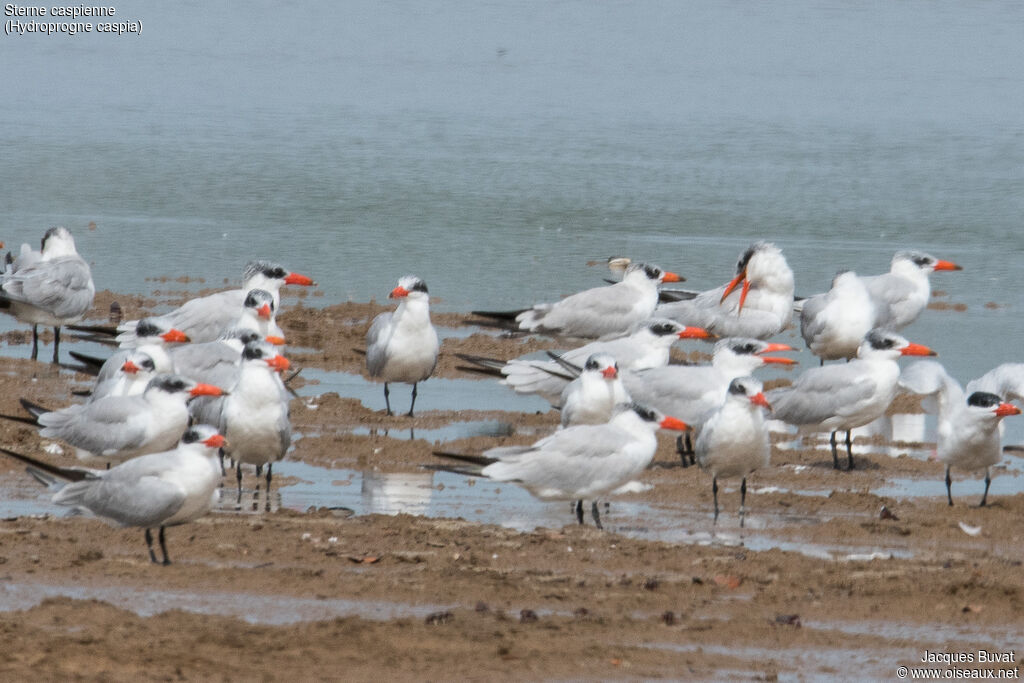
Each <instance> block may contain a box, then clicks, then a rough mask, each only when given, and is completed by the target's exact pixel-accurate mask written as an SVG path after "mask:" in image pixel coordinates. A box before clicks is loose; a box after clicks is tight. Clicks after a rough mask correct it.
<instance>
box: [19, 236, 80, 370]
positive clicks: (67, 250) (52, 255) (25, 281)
mask: <svg viewBox="0 0 1024 683" xmlns="http://www.w3.org/2000/svg"><path fill="white" fill-rule="evenodd" d="M95 294H96V287H95V285H93V282H92V272H91V271H90V269H89V264H88V263H86V262H85V259H83V258H82V257H81V256H79V255H78V251H77V250H76V249H75V240H74V238H73V237H72V236H71V233H70V232H68V231H67V229H66V228H50V229H49V230H47V231H46V234H45V235H43V241H42V248H41V249H40V251H38V252H37V251H33V250H32V248H31V247H30V246H29V245H27V244H23V245H21V253H20V254H19V255H18V257H17V258H16V259H13V260H12V257H11V254H10V253H8V254H7V269H6V270H5V271H4V272H3V273H2V274H0V306H4V307H9V308H10V311H11V314H12V315H13V316H14V317H15V318H17V319H18V320H20V321H22V322H27V323H31V324H32V360H36V358H37V357H38V355H39V325H49V326H52V327H53V362H54V363H56V362H57V359H58V354H59V349H60V328H61V326H63V325H67V324H68V323H74V322H78V321H79V320H81V319H82V316H84V315H85V313H86V312H87V311H88V310H89V309H90V308H91V307H92V300H93V296H94V295H95Z"/></svg>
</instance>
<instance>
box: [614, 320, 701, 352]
mask: <svg viewBox="0 0 1024 683" xmlns="http://www.w3.org/2000/svg"><path fill="white" fill-rule="evenodd" d="M632 336H637V337H647V338H649V339H652V340H654V341H657V342H659V343H661V344H664V345H665V346H671V345H672V344H673V343H674V342H676V341H677V340H679V339H709V338H710V337H711V336H712V335H711V333H710V332H708V331H707V330H705V329H704V328H703V327H687V326H686V325H681V324H679V323H677V322H676V321H674V320H669V319H668V318H648V319H647V320H644V321H643V322H639V323H637V324H636V325H634V326H633V332H632Z"/></svg>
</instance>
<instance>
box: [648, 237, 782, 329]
mask: <svg viewBox="0 0 1024 683" xmlns="http://www.w3.org/2000/svg"><path fill="white" fill-rule="evenodd" d="M737 287H739V291H737ZM671 294H672V292H671V290H669V291H665V292H662V295H663V296H665V297H667V296H670V295H671ZM683 294H684V296H685V297H687V298H686V299H685V300H683V301H677V302H673V303H664V304H661V305H660V306H658V308H657V311H655V315H658V316H661V317H665V318H671V319H672V320H677V321H679V322H681V323H683V324H685V325H696V326H699V327H703V328H705V329H707V330H708V331H710V332H713V333H714V334H716V335H718V336H719V337H754V338H757V339H767V338H769V337H773V336H775V335H776V334H778V333H779V332H782V330H784V329H786V328H787V327H788V326H789V323H790V320H791V319H792V317H793V271H792V270H790V268H789V264H788V263H787V262H786V257H785V256H783V255H782V250H781V249H779V248H778V247H777V246H775V245H774V244H772V243H771V242H755V243H754V244H752V245H751V246H750V247H749V248H747V249H746V250H745V251H744V252H743V253H742V254H740V257H739V260H738V261H737V263H736V272H735V276H734V277H733V279H732V280H731V281H730V282H729V283H728V284H726V285H723V286H722V287H717V288H715V289H709V290H706V291H703V292H696V293H692V292H687V293H683Z"/></svg>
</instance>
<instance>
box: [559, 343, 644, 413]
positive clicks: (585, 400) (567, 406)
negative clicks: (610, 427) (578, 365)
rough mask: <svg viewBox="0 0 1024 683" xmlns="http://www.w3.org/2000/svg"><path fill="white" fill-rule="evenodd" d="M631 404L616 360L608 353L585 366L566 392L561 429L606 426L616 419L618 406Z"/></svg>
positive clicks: (596, 356) (597, 355)
mask: <svg viewBox="0 0 1024 683" xmlns="http://www.w3.org/2000/svg"><path fill="white" fill-rule="evenodd" d="M629 400H630V399H629V394H628V393H626V389H625V387H623V386H622V380H621V379H619V367H618V365H617V364H616V363H615V359H614V358H613V357H612V356H611V355H609V354H607V353H595V354H593V355H592V356H590V357H589V358H587V362H586V363H584V364H583V371H582V372H581V373H580V376H579V377H577V378H576V379H574V380H573V381H571V382H569V383H568V384H567V385H566V386H565V389H564V390H562V397H561V401H560V403H561V406H562V424H561V426H562V427H571V426H574V425H583V424H603V423H605V422H608V420H610V419H611V418H612V411H613V409H614V408H615V406H616V405H619V404H620V403H629Z"/></svg>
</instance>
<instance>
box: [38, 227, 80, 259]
mask: <svg viewBox="0 0 1024 683" xmlns="http://www.w3.org/2000/svg"><path fill="white" fill-rule="evenodd" d="M40 251H41V252H42V254H43V256H45V257H46V258H48V259H52V258H56V257H58V256H71V255H74V254H77V253H78V252H77V251H76V250H75V238H74V237H72V236H71V233H70V232H68V230H67V228H60V227H58V228H50V229H49V230H47V231H46V234H44V235H43V242H42V247H41V248H40Z"/></svg>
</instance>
